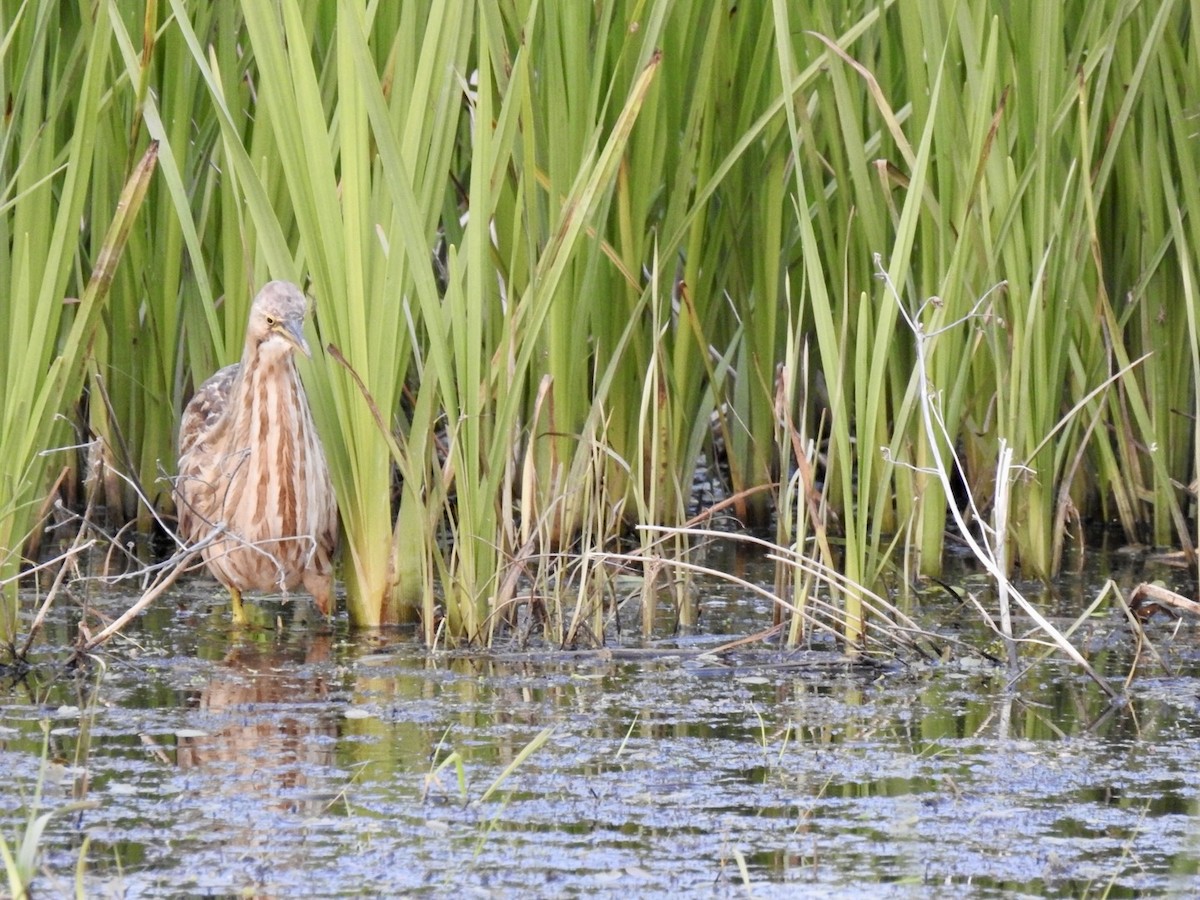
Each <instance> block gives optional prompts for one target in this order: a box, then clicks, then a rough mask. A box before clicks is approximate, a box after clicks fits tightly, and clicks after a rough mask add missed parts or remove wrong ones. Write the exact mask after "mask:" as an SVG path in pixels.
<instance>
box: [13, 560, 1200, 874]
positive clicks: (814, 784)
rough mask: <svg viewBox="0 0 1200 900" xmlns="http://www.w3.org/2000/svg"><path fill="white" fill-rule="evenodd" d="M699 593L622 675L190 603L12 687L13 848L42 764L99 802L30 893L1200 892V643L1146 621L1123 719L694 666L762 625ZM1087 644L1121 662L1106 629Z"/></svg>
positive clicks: (877, 671) (829, 662)
mask: <svg viewBox="0 0 1200 900" xmlns="http://www.w3.org/2000/svg"><path fill="white" fill-rule="evenodd" d="M763 577H764V578H767V577H769V573H767V572H766V571H765V570H764V575H763ZM1096 578H1099V576H1095V577H1093V578H1091V579H1090V580H1089V579H1079V580H1078V583H1075V584H1073V586H1069V587H1068V589H1067V591H1066V593H1067V594H1071V593H1072V592H1076V593H1077V594H1078V595H1079V596H1080V597H1086V596H1087V595H1088V594H1089V592H1090V593H1094V591H1095V589H1096V584H1095V583H1094V582H1095V580H1096ZM697 590H698V591H699V592H700V602H701V607H702V625H703V626H704V627H703V628H702V630H701V632H700V633H697V634H692V635H683V636H679V635H675V636H671V635H664V636H663V637H662V639H660V640H658V641H655V642H652V643H651V644H637V645H636V646H638V647H640V648H641V652H640V653H639V654H635V655H633V656H625V655H623V654H621V653H616V654H608V653H592V654H556V653H554V652H550V651H546V650H534V651H532V652H517V651H515V650H514V651H513V652H499V653H495V654H492V655H490V656H486V657H481V656H474V657H469V656H452V655H433V654H429V653H427V652H425V651H424V650H423V649H422V648H421V647H420V645H419V644H418V643H417V642H416V641H415V639H412V638H411V637H409V636H406V635H404V634H389V635H384V636H380V635H359V634H354V633H351V632H349V631H348V630H346V629H345V628H344V625H338V626H335V627H334V628H333V629H332V630H327V631H325V632H321V631H320V630H318V629H315V628H313V627H312V626H311V625H307V624H303V623H300V622H289V618H290V616H291V615H292V612H291V610H290V609H289V608H288V607H285V606H284V605H283V604H281V603H279V602H277V601H270V600H267V601H262V602H261V603H260V604H259V606H260V608H261V609H263V610H265V611H266V613H267V615H268V617H273V616H275V615H276V614H277V615H278V617H279V618H280V620H281V621H282V622H283V628H282V629H281V630H264V631H260V632H254V633H251V634H242V635H235V634H233V633H232V632H231V629H230V628H229V625H228V621H227V611H226V610H225V609H223V608H222V607H221V604H220V602H219V601H218V600H217V599H216V594H215V591H214V590H213V586H212V584H211V583H210V582H207V581H203V580H200V581H196V582H192V583H191V584H189V585H187V586H186V587H185V588H184V589H183V590H182V591H181V592H180V593H179V594H177V596H176V597H175V602H174V603H172V604H164V605H163V606H160V607H159V608H157V609H154V610H152V611H151V612H150V613H148V614H147V615H146V616H145V617H143V618H142V619H140V620H139V621H138V623H137V624H136V626H135V627H133V628H131V629H130V631H129V632H128V634H127V636H126V637H125V638H123V639H122V640H121V641H120V642H118V643H114V644H110V645H109V646H107V647H106V648H105V650H104V651H103V654H102V662H103V665H100V666H97V667H96V668H95V669H93V670H92V671H90V672H88V673H86V674H85V675H80V676H76V677H64V676H62V675H61V674H57V673H58V671H59V670H58V669H57V668H55V667H52V666H50V665H46V666H44V667H39V668H36V669H35V670H34V671H33V672H31V673H29V675H28V676H27V677H26V678H25V679H23V680H20V681H13V680H11V679H10V680H8V681H6V682H5V684H4V689H3V692H2V693H0V698H2V705H0V772H2V773H3V779H4V782H5V787H4V789H3V790H4V796H5V798H6V800H5V803H4V805H3V810H2V814H3V818H2V820H0V829H2V830H3V834H5V836H6V837H7V838H8V839H9V841H10V843H11V841H12V839H13V837H14V835H15V834H17V833H19V831H20V828H21V827H22V826H23V824H24V822H25V819H26V817H27V815H28V813H29V808H30V802H31V801H32V799H33V794H34V789H35V785H36V782H37V779H38V777H39V772H43V771H44V774H45V776H46V784H45V786H44V789H43V794H44V795H43V798H42V807H43V809H55V808H62V807H64V806H65V805H66V804H67V803H68V802H70V801H71V799H72V797H73V796H76V797H83V798H85V799H87V800H88V801H90V805H89V807H88V808H85V809H82V810H77V811H75V812H72V813H71V814H69V815H62V816H59V817H57V818H55V819H54V820H53V821H52V823H51V825H50V828H49V830H48V832H47V834H46V836H45V837H44V838H43V847H44V856H43V868H44V874H43V875H42V876H40V878H39V881H38V882H37V883H36V885H37V886H38V887H39V888H40V891H39V895H41V896H59V895H65V894H68V893H69V892H71V891H73V890H74V879H75V877H76V876H75V867H76V865H77V863H78V861H79V859H80V856H81V854H82V855H84V856H85V866H86V868H85V874H84V875H83V876H82V878H83V885H84V887H85V889H86V892H87V895H88V896H95V897H105V896H121V897H165V896H225V895H244V896H274V897H334V896H388V895H396V894H429V895H453V894H463V895H469V896H512V895H516V894H523V895H530V896H532V895H538V896H580V895H587V896H614V895H621V894H624V895H629V896H639V897H641V896H656V895H657V896H666V895H672V896H677V895H692V896H757V897H771V896H797V895H812V896H860V895H867V894H869V895H870V896H896V897H909V896H922V897H926V896H934V897H936V896H945V897H963V896H978V897H988V896H1014V895H1016V896H1020V895H1029V896H1033V895H1045V894H1061V895H1070V896H1079V895H1085V894H1093V895H1101V894H1103V893H1105V892H1106V891H1107V892H1108V895H1109V896H1137V895H1161V894H1177V895H1192V894H1195V893H1197V892H1198V891H1200V819H1198V813H1200V775H1198V774H1197V773H1198V772H1200V636H1198V635H1197V633H1196V629H1195V627H1194V626H1193V625H1191V624H1190V623H1183V624H1182V626H1179V625H1178V624H1175V623H1165V622H1164V623H1159V624H1157V625H1155V626H1154V629H1155V631H1154V633H1155V634H1156V635H1157V636H1158V637H1159V638H1160V639H1161V641H1160V644H1159V646H1158V647H1157V649H1158V650H1160V651H1161V652H1163V653H1164V654H1165V655H1164V661H1165V663H1166V664H1167V666H1168V667H1166V668H1165V667H1163V666H1161V665H1159V664H1158V663H1156V662H1154V660H1153V659H1151V658H1149V656H1148V655H1147V658H1146V659H1145V660H1144V662H1143V663H1142V664H1141V665H1140V666H1139V668H1138V670H1137V673H1136V674H1135V676H1134V678H1133V680H1132V682H1131V687H1130V692H1129V696H1130V700H1129V702H1128V703H1127V704H1125V705H1123V706H1120V707H1117V708H1112V707H1110V706H1109V704H1108V703H1107V700H1106V698H1105V697H1104V695H1103V694H1102V693H1101V692H1100V691H1099V690H1098V689H1097V688H1096V687H1095V686H1094V685H1093V684H1092V683H1090V682H1089V681H1087V680H1086V679H1084V678H1082V677H1081V676H1079V675H1078V673H1076V672H1074V671H1072V670H1070V669H1069V668H1066V667H1065V666H1063V665H1060V664H1057V663H1054V662H1045V663H1042V664H1040V665H1039V667H1038V668H1037V669H1036V670H1035V671H1034V672H1033V673H1032V675H1031V676H1030V677H1027V678H1026V679H1024V680H1023V682H1022V684H1021V687H1020V689H1019V690H1015V691H1014V690H1010V689H1009V688H1008V686H1007V684H1006V679H1005V677H1004V675H1003V673H1001V672H1000V671H998V670H997V669H995V668H994V667H992V666H990V665H988V664H986V663H981V662H979V661H978V660H977V659H963V658H954V657H951V658H948V659H947V660H946V661H944V662H940V663H937V664H932V663H928V662H925V663H911V662H894V663H889V664H885V665H874V666H866V665H848V664H846V663H845V662H843V661H841V660H840V659H839V658H837V657H836V656H835V655H833V654H832V653H829V652H827V651H825V650H822V649H816V650H808V651H804V652H800V653H789V652H786V651H783V650H780V649H779V648H777V647H773V646H771V645H764V644H757V645H747V646H744V647H741V648H738V649H737V650H734V651H730V652H727V653H722V654H720V655H717V656H710V655H704V654H703V653H702V652H701V651H704V650H706V649H710V648H715V647H718V646H720V645H722V644H724V643H726V642H728V641H729V640H731V639H732V638H736V637H741V636H743V635H746V634H750V633H753V632H755V631H757V630H760V629H761V628H762V627H764V625H765V624H768V623H769V619H770V613H769V611H768V610H766V609H765V608H764V607H763V606H762V604H761V601H760V600H758V599H757V598H754V597H748V596H743V595H742V594H740V593H739V592H738V591H736V590H734V589H730V588H728V587H722V586H705V585H698V586H697ZM127 600H128V598H124V601H123V600H122V598H113V599H112V603H113V607H114V610H117V609H119V608H121V606H122V603H123V602H127ZM1044 602H1045V603H1047V604H1051V605H1052V604H1054V603H1056V602H1060V603H1063V604H1065V605H1067V606H1076V605H1078V604H1077V603H1076V602H1075V601H1074V600H1072V599H1071V597H1070V596H1067V597H1066V598H1065V599H1064V597H1063V596H1062V594H1061V593H1060V594H1058V595H1047V597H1046V598H1044ZM943 612H945V611H944V610H943ZM943 621H944V617H943ZM69 628H70V614H69V612H67V613H62V614H61V615H60V619H59V620H58V621H56V622H55V623H54V624H53V625H52V627H51V628H50V629H49V630H48V632H47V641H48V642H49V643H48V644H47V646H46V648H45V652H44V654H43V656H44V658H47V659H49V658H52V657H53V656H54V646H55V641H56V640H57V641H59V642H61V643H62V644H65V643H67V642H68V641H69ZM1081 640H1082V641H1084V643H1085V645H1086V646H1087V647H1088V652H1089V654H1090V655H1091V658H1092V659H1093V661H1094V662H1095V663H1096V664H1097V665H1099V666H1102V667H1103V668H1105V669H1106V670H1107V672H1108V674H1109V675H1112V676H1115V677H1117V678H1121V677H1123V676H1124V675H1125V673H1127V672H1128V670H1129V668H1130V664H1131V660H1132V658H1133V647H1132V641H1131V640H1130V638H1129V636H1128V634H1127V633H1125V631H1124V629H1123V627H1122V625H1121V622H1120V620H1119V618H1118V614H1117V613H1115V612H1105V613H1103V614H1102V615H1100V616H1097V617H1096V623H1095V627H1094V629H1093V630H1092V633H1091V634H1090V636H1087V637H1086V638H1081ZM627 645H628V646H634V644H633V642H632V641H627ZM47 734H48V745H49V751H48V754H47V755H48V757H49V761H48V762H47V763H45V764H43V752H42V747H43V739H44V736H45V735H47ZM84 750H86V752H83V751H84ZM526 751H527V752H526ZM85 839H86V841H87V843H86V847H85V846H84V841H85Z"/></svg>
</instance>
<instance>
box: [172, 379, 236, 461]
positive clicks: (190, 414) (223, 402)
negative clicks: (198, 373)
mask: <svg viewBox="0 0 1200 900" xmlns="http://www.w3.org/2000/svg"><path fill="white" fill-rule="evenodd" d="M240 368H241V364H240V363H234V364H233V365H231V366H226V367H225V368H223V369H221V370H219V371H218V372H216V373H214V374H213V375H212V376H211V377H210V378H209V379H208V380H207V381H206V382H204V384H202V385H200V390H198V391H196V393H195V394H194V395H193V396H192V399H191V400H189V401H188V405H187V407H186V408H185V409H184V411H183V418H182V419H181V420H180V422H179V456H180V458H181V459H182V458H183V457H184V456H187V454H188V451H190V450H191V449H192V447H194V446H195V445H196V442H197V441H198V440H199V439H200V438H201V436H202V435H204V434H205V433H206V432H207V431H208V430H209V429H210V428H212V427H213V425H215V424H216V422H217V419H219V418H220V417H221V414H222V413H224V412H225V410H226V408H227V407H228V406H229V393H230V391H231V390H232V389H233V382H234V380H235V379H236V378H237V374H238V369H240Z"/></svg>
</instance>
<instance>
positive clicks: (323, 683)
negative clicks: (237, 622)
mask: <svg viewBox="0 0 1200 900" xmlns="http://www.w3.org/2000/svg"><path fill="white" fill-rule="evenodd" d="M332 640H333V638H332V636H331V635H328V634H324V635H321V634H303V633H302V634H293V635H291V636H288V637H286V638H277V637H276V635H274V634H267V635H263V636H262V637H261V639H260V640H255V639H254V636H251V637H240V638H238V639H236V642H235V643H234V644H233V646H232V647H231V648H230V650H229V652H228V653H227V654H226V656H225V658H224V659H223V660H222V661H221V663H220V664H219V665H218V666H217V667H216V669H215V670H214V671H213V673H212V675H211V677H210V678H209V680H208V683H207V684H206V685H205V686H204V687H203V688H202V689H201V690H200V691H199V692H198V693H197V694H195V695H194V696H192V697H190V698H189V705H190V706H191V707H192V708H193V713H192V715H190V716H189V717H188V718H189V724H190V725H191V726H192V727H189V728H187V729H185V730H184V731H183V732H182V733H181V734H180V735H179V736H178V739H177V740H178V742H177V755H176V761H177V764H178V766H179V768H180V769H181V770H183V771H184V772H188V773H192V774H194V775H197V776H204V777H203V781H202V782H199V783H196V784H194V787H195V788H196V789H198V790H201V791H205V792H213V793H216V794H219V795H222V796H224V797H227V798H231V799H232V798H236V800H237V801H239V802H244V801H247V800H250V799H251V798H252V797H257V798H258V799H260V800H264V801H267V806H269V807H271V808H273V809H275V810H277V811H290V812H300V813H304V814H309V815H312V814H319V813H320V812H321V811H322V810H323V809H325V808H326V806H327V805H328V802H329V800H330V798H331V797H332V796H333V795H334V794H335V793H336V791H337V788H336V787H335V786H333V785H332V784H331V783H330V782H329V781H328V779H330V778H336V777H337V776H335V775H334V773H333V768H332V767H333V765H334V749H335V747H336V743H337V742H336V738H337V727H338V723H337V719H336V716H335V715H334V714H333V711H332V710H331V709H330V706H329V704H328V703H327V702H326V701H327V699H328V693H329V685H328V680H327V679H328V674H329V671H330V669H329V666H328V665H327V662H328V660H329V656H330V652H331V647H332ZM208 776H213V777H211V778H210V777H208ZM229 811H230V812H232V811H233V810H232V809H230V810H229Z"/></svg>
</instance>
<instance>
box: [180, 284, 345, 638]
mask: <svg viewBox="0 0 1200 900" xmlns="http://www.w3.org/2000/svg"><path fill="white" fill-rule="evenodd" d="M307 311H308V302H307V300H306V299H305V296H304V294H303V293H302V292H301V290H300V288H298V287H297V286H296V285H294V284H292V283H290V282H287V281H272V282H269V283H268V284H266V285H265V286H264V287H263V288H262V290H261V291H259V293H258V296H257V297H255V298H254V302H253V303H252V304H251V306H250V318H249V321H248V323H247V325H246V341H245V344H244V346H243V349H242V359H241V361H240V362H237V363H234V364H233V365H230V366H226V367H225V368H223V369H221V370H220V371H218V372H216V373H215V374H214V375H212V376H211V377H210V378H209V379H208V380H207V381H205V382H204V383H203V384H202V385H201V386H200V389H199V390H197V391H196V393H195V395H194V396H193V397H192V399H191V400H190V401H189V402H188V404H187V406H186V408H185V409H184V411H183V416H182V417H181V419H180V424H179V472H178V476H177V477H176V479H175V484H174V493H175V506H176V511H177V513H178V516H179V535H180V537H181V538H182V539H183V541H184V542H185V543H186V544H188V545H195V544H200V545H201V554H202V558H203V560H204V562H205V564H206V566H207V568H208V570H209V572H210V573H211V574H212V575H213V577H215V578H216V579H217V581H219V582H220V583H221V584H223V585H224V586H225V587H226V588H228V590H229V594H230V597H231V600H232V603H233V621H234V623H235V624H238V625H243V624H245V622H246V616H245V610H244V609H243V606H242V594H243V593H244V592H246V591H282V592H285V593H286V592H288V591H292V590H295V589H297V588H299V587H300V586H303V587H304V589H305V590H306V591H307V592H308V593H309V594H311V595H312V597H313V600H314V601H315V603H316V606H317V609H318V610H319V611H320V612H321V614H322V615H323V616H325V617H326V618H328V617H329V616H330V614H331V610H332V608H333V557H334V553H335V552H336V550H337V543H338V512H337V497H336V495H335V493H334V489H333V483H332V481H331V479H330V477H329V465H328V463H327V461H326V459H325V452H324V449H323V448H322V446H321V439H320V436H319V435H318V434H317V429H316V427H315V426H314V424H313V419H312V413H311V412H310V410H309V407H308V398H307V396H306V395H305V393H304V385H303V384H302V383H301V382H300V376H299V373H298V372H297V371H296V361H295V354H296V352H297V351H299V352H301V353H303V354H304V355H305V356H307V357H309V358H310V359H311V358H312V351H311V350H310V349H309V346H308V341H306V340H305V339H304V317H305V315H306V313H307ZM210 538H211V540H209V541H208V542H207V543H205V541H206V540H207V539H210Z"/></svg>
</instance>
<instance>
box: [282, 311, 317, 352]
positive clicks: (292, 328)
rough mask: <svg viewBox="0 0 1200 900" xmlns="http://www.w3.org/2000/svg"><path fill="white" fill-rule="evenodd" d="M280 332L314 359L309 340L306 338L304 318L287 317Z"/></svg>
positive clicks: (298, 348)
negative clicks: (309, 347)
mask: <svg viewBox="0 0 1200 900" xmlns="http://www.w3.org/2000/svg"><path fill="white" fill-rule="evenodd" d="M282 326H283V327H282V328H280V329H279V333H280V334H282V335H283V336H284V337H285V338H287V339H288V340H289V341H291V342H292V343H293V344H295V345H296V349H297V350H299V351H300V352H301V353H303V354H304V355H305V356H307V357H308V358H309V359H312V351H311V350H309V349H308V341H306V340H305V339H304V320H303V319H287V320H286V321H284V322H283V323H282Z"/></svg>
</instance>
